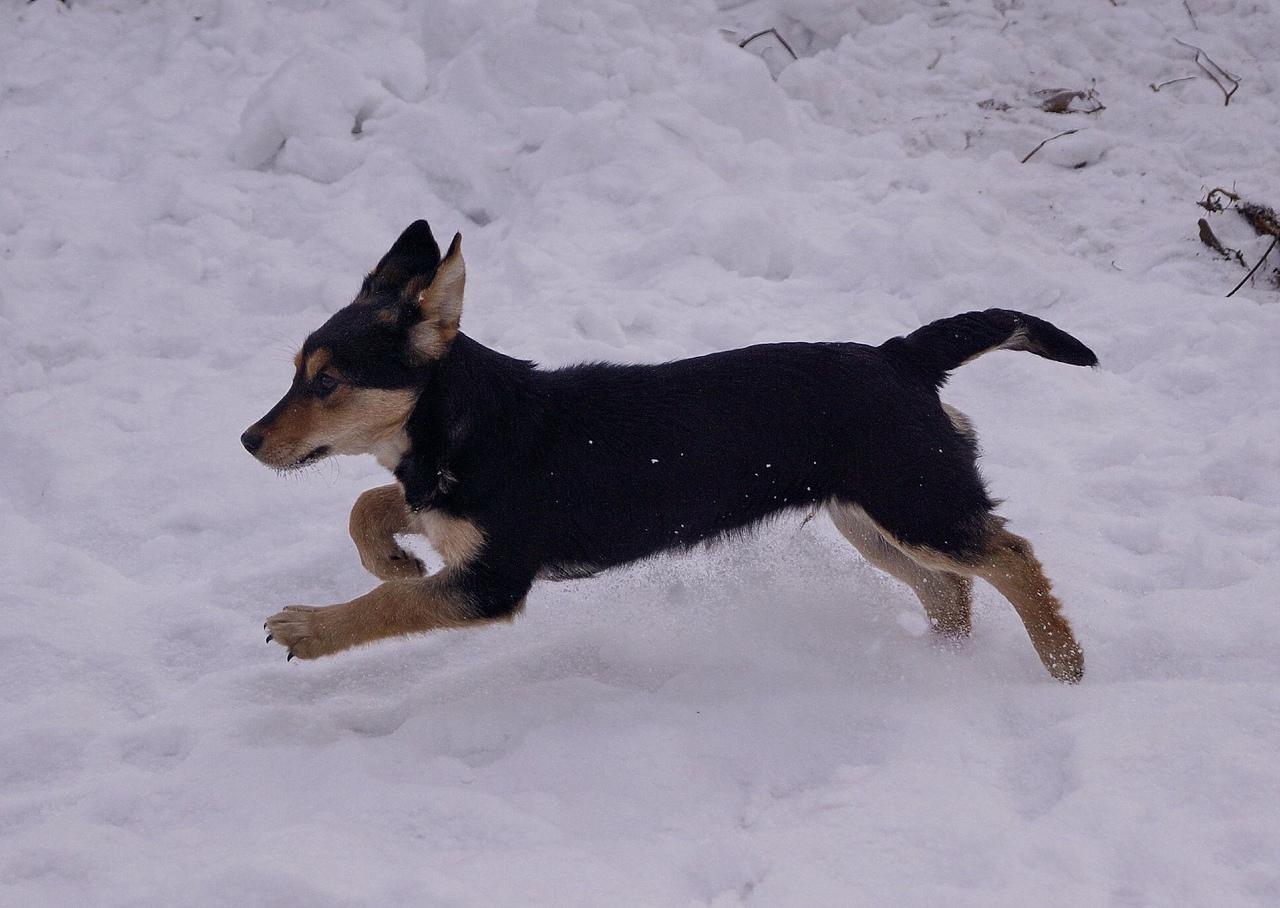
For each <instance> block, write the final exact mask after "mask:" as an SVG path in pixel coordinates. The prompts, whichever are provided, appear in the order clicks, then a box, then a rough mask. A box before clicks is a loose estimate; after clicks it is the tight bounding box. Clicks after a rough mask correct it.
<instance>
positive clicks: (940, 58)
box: [925, 48, 942, 72]
mask: <svg viewBox="0 0 1280 908" xmlns="http://www.w3.org/2000/svg"><path fill="white" fill-rule="evenodd" d="M941 60H942V48H938V55H937V56H936V57H934V58H933V62H932V63H930V64H929V65H928V66H926V67H925V69H927V70H929V71H930V72H933V68H934V67H935V66H937V65H938V63H939V62H940V61H941Z"/></svg>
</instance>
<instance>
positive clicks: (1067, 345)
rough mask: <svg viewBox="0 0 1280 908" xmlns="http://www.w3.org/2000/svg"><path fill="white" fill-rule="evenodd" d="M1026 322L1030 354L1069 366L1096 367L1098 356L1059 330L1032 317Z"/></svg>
mask: <svg viewBox="0 0 1280 908" xmlns="http://www.w3.org/2000/svg"><path fill="white" fill-rule="evenodd" d="M1028 321H1029V322H1030V325H1029V327H1030V329H1031V330H1030V332H1029V334H1030V337H1029V338H1028V339H1029V340H1030V341H1031V346H1032V352H1034V353H1038V354H1040V355H1041V356H1043V357H1045V358H1046V359H1052V360H1056V361H1057V362H1060V363H1067V364H1068V365H1071V366H1089V367H1090V368H1094V367H1096V366H1097V365H1098V354H1096V353H1094V352H1093V351H1092V350H1090V349H1089V348H1088V347H1086V346H1085V345H1084V344H1083V343H1082V342H1081V341H1079V340H1077V339H1076V338H1074V337H1072V336H1071V335H1070V334H1068V333H1067V332H1065V331H1063V330H1062V329H1061V328H1058V327H1057V326H1055V325H1051V324H1049V323H1048V322H1046V321H1044V320H1043V319H1038V318H1034V317H1028Z"/></svg>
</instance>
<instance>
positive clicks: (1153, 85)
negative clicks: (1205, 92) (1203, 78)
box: [1151, 76, 1195, 91]
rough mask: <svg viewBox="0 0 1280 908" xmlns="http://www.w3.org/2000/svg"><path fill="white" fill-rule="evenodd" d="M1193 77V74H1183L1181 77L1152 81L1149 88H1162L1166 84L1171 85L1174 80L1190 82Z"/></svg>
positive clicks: (1154, 89)
mask: <svg viewBox="0 0 1280 908" xmlns="http://www.w3.org/2000/svg"><path fill="white" fill-rule="evenodd" d="M1194 78H1195V76H1183V77H1182V78H1181V79H1166V80H1165V81H1164V82H1152V83H1151V90H1152V91H1159V90H1160V89H1162V88H1164V87H1165V86H1166V85H1173V84H1174V83H1175V82H1190V81H1191V80H1192V79H1194Z"/></svg>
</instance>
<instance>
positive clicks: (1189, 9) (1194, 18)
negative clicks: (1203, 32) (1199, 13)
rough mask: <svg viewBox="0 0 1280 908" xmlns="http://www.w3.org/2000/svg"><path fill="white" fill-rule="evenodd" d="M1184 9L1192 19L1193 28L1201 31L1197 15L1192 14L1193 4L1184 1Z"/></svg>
mask: <svg viewBox="0 0 1280 908" xmlns="http://www.w3.org/2000/svg"><path fill="white" fill-rule="evenodd" d="M1182 8H1183V9H1185V10H1186V11H1187V15H1188V16H1190V17H1191V27H1192V28H1194V29H1195V30H1196V31H1200V23H1199V22H1197V21H1196V14H1195V13H1193V12H1191V4H1190V3H1188V2H1187V0H1182Z"/></svg>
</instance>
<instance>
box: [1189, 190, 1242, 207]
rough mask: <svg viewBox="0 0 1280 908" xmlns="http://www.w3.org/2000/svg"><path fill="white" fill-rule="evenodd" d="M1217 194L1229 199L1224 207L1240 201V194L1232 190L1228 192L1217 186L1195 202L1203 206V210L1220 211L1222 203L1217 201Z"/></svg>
mask: <svg viewBox="0 0 1280 908" xmlns="http://www.w3.org/2000/svg"><path fill="white" fill-rule="evenodd" d="M1218 196H1222V197H1223V198H1224V199H1230V201H1229V202H1227V206H1226V207H1230V206H1231V205H1233V204H1235V203H1236V202H1238V201H1240V196H1238V195H1236V194H1235V193H1234V192H1228V191H1227V190H1225V189H1223V188H1222V187H1221V186H1219V187H1217V188H1216V189H1210V190H1209V194H1208V195H1206V196H1205V197H1204V198H1203V199H1201V200H1200V201H1198V202H1196V204H1197V205H1199V206H1200V207H1201V208H1203V209H1204V210H1205V211H1212V212H1218V211H1222V210H1223V204H1222V203H1221V202H1220V201H1218Z"/></svg>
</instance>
